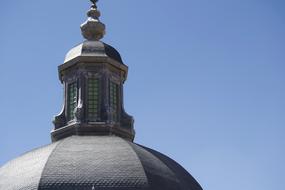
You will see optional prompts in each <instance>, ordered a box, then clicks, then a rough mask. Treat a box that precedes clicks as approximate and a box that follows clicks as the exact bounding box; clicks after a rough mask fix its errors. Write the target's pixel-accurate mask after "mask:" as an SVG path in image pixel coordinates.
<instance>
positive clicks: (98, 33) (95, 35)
mask: <svg viewBox="0 0 285 190" xmlns="http://www.w3.org/2000/svg"><path fill="white" fill-rule="evenodd" d="M90 1H91V2H92V3H93V5H92V6H91V8H90V10H89V11H88V12H87V16H88V19H87V21H86V22H85V23H83V24H82V25H81V27H80V28H81V33H82V35H83V37H84V38H85V39H87V40H90V41H98V40H100V39H102V38H103V37H104V35H105V25H104V24H103V23H102V22H100V20H99V17H100V15H101V14H100V11H99V10H98V9H97V5H96V3H97V2H98V0H90Z"/></svg>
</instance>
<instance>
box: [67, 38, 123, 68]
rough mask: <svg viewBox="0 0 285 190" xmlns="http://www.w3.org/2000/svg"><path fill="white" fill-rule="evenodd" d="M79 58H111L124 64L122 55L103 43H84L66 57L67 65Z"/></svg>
mask: <svg viewBox="0 0 285 190" xmlns="http://www.w3.org/2000/svg"><path fill="white" fill-rule="evenodd" d="M79 56H83V57H84V56H86V57H109V58H111V59H113V60H115V61H118V62H119V63H123V61H122V58H121V55H120V53H119V52H118V51H117V50H116V49H115V48H113V47H112V46H110V45H108V44H106V43H104V42H101V41H88V40H87V41H84V42H83V43H81V44H79V45H77V46H75V47H74V48H72V49H71V50H70V51H69V52H68V53H67V55H66V57H65V61H64V62H65V63H66V62H68V61H70V60H72V59H74V58H76V57H79Z"/></svg>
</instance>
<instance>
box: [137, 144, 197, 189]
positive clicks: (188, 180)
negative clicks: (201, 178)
mask: <svg viewBox="0 0 285 190" xmlns="http://www.w3.org/2000/svg"><path fill="white" fill-rule="evenodd" d="M141 147H143V148H144V149H145V150H147V151H149V152H150V153H151V154H153V155H154V156H156V157H157V158H159V159H160V160H161V161H162V162H163V163H164V164H165V165H166V166H167V167H168V168H169V169H170V170H172V171H174V173H175V175H176V177H177V178H178V179H179V184H180V187H181V190H202V187H201V186H200V185H199V183H198V182H197V181H196V180H195V179H194V178H193V177H192V176H191V174H189V173H188V172H187V171H186V170H185V169H184V168H183V167H182V166H181V165H179V164H178V163H177V162H175V161H174V160H172V159H171V158H169V157H168V156H166V155H164V154H162V153H160V152H157V151H155V150H153V149H150V148H147V147H144V146H141Z"/></svg>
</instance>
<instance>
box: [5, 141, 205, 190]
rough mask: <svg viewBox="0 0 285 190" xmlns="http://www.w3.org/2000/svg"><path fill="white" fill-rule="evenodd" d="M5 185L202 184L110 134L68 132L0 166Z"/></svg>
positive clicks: (68, 189) (23, 189)
mask: <svg viewBox="0 0 285 190" xmlns="http://www.w3.org/2000/svg"><path fill="white" fill-rule="evenodd" d="M0 179H1V180H0V189H5V190H37V189H41V190H42V189H44V190H75V189H76V190H92V189H95V190H96V189H99V190H101V189H102V190H112V189H117V190H138V189H141V190H162V189H163V190H202V188H201V187H200V185H199V184H198V183H197V182H196V181H195V179H194V178H193V177H192V176H191V175H190V174H189V173H188V172H187V171H186V170H185V169H183V168H182V167H181V166H180V165H179V164H177V163H176V162H175V161H173V160H172V159H170V158H168V157H167V156H165V155H163V154H161V153H159V152H157V151H154V150H152V149H149V148H146V147H143V146H141V145H138V144H135V143H132V142H129V141H126V140H124V139H122V138H120V137H115V136H71V137H68V138H65V139H62V140H60V141H57V142H55V143H52V144H50V145H48V146H45V147H43V148H39V149H35V150H33V151H31V152H29V153H26V154H24V155H22V156H20V157H19V158H17V159H15V160H12V161H10V162H9V163H7V164H6V165H4V166H3V167H2V168H0Z"/></svg>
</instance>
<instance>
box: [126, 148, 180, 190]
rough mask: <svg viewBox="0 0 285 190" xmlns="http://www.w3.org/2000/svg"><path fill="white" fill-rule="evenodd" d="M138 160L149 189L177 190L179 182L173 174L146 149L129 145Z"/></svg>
mask: <svg viewBox="0 0 285 190" xmlns="http://www.w3.org/2000/svg"><path fill="white" fill-rule="evenodd" d="M130 145H131V146H132V147H133V149H134V150H135V152H136V153H137V155H138V156H139V158H140V161H141V163H142V165H143V167H144V170H145V173H146V175H147V178H148V183H149V186H150V189H152V190H156V189H163V190H179V189H180V186H179V180H178V179H177V178H176V175H175V173H174V172H173V171H172V170H170V169H169V168H168V167H167V166H166V165H165V164H164V163H163V162H162V161H161V160H160V159H159V158H157V157H156V156H154V155H153V154H151V153H150V152H149V151H147V150H146V149H144V148H142V147H140V146H138V145H136V144H133V143H130Z"/></svg>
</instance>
